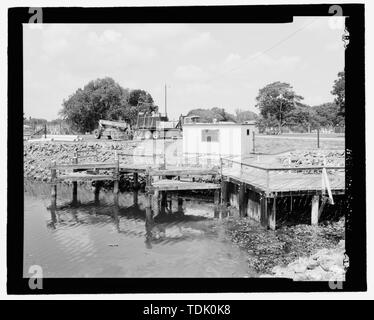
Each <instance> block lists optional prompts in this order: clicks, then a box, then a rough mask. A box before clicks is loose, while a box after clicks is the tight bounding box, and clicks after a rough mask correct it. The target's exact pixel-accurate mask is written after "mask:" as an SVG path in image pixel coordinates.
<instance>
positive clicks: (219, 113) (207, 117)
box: [187, 107, 235, 123]
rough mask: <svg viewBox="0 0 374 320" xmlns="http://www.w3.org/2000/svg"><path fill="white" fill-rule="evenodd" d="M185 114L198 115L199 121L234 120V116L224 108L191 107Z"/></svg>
mask: <svg viewBox="0 0 374 320" xmlns="http://www.w3.org/2000/svg"><path fill="white" fill-rule="evenodd" d="M187 116H199V118H200V121H201V122H208V123H209V122H213V121H214V120H217V121H233V122H235V116H234V115H233V114H231V113H228V112H226V111H225V109H224V108H217V107H214V108H211V109H202V108H199V109H192V110H190V111H189V112H188V113H187Z"/></svg>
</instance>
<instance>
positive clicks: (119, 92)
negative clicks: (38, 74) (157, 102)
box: [60, 77, 154, 132]
mask: <svg viewBox="0 0 374 320" xmlns="http://www.w3.org/2000/svg"><path fill="white" fill-rule="evenodd" d="M130 98H131V103H130ZM62 106H63V108H62V110H61V111H60V115H61V116H62V117H63V119H64V120H66V121H67V122H68V123H69V124H70V125H71V126H72V128H73V129H74V130H77V131H79V132H87V131H89V132H91V131H93V130H94V129H95V128H96V127H97V125H98V122H99V120H100V119H106V120H123V121H127V122H129V123H131V124H133V123H134V122H135V121H136V117H137V114H138V112H139V110H140V109H141V108H143V109H144V108H146V109H148V110H150V109H154V105H153V99H152V97H151V95H150V94H149V93H147V92H145V91H144V90H138V89H137V90H132V91H129V90H128V89H124V88H122V87H121V86H120V85H119V84H118V83H116V82H115V81H114V80H113V79H112V78H108V77H107V78H103V79H97V80H93V81H90V82H89V83H88V84H87V85H85V86H84V87H83V89H80V88H79V89H78V90H77V91H76V92H75V93H74V94H72V95H71V96H69V98H68V99H66V100H64V101H63V104H62Z"/></svg>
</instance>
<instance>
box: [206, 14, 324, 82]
mask: <svg viewBox="0 0 374 320" xmlns="http://www.w3.org/2000/svg"><path fill="white" fill-rule="evenodd" d="M315 21H317V19H314V20H313V21H312V22H310V23H308V24H305V25H304V26H302V27H301V28H299V29H297V30H295V31H294V32H292V33H290V34H289V35H288V36H287V37H285V38H283V39H281V40H279V41H278V42H276V43H275V44H273V45H272V46H271V47H269V48H267V49H265V50H263V51H261V52H260V53H259V54H257V55H256V56H255V57H252V58H247V59H246V61H244V62H243V63H242V64H241V65H240V66H236V67H234V68H232V69H230V70H227V71H225V72H222V73H220V74H219V75H217V76H215V77H214V78H211V79H209V80H206V81H205V83H209V82H211V81H213V80H215V79H216V78H218V77H221V76H222V75H225V74H227V73H229V72H232V71H234V70H237V69H239V68H241V67H242V66H243V65H244V64H246V63H248V62H250V61H252V60H255V59H257V58H259V57H260V56H261V55H263V54H265V53H267V52H269V51H270V50H272V49H274V48H276V47H278V46H279V45H281V44H282V43H283V42H285V41H287V40H288V39H290V38H292V37H293V36H294V35H295V34H297V33H299V32H300V31H302V30H304V29H305V28H306V27H308V26H310V25H311V24H313V23H314V22H315Z"/></svg>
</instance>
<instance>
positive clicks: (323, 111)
mask: <svg viewBox="0 0 374 320" xmlns="http://www.w3.org/2000/svg"><path fill="white" fill-rule="evenodd" d="M311 117H312V121H313V122H314V123H315V124H316V125H317V126H319V127H331V126H338V125H342V124H344V116H342V115H341V114H340V108H339V106H338V105H337V104H336V103H334V102H328V103H323V104H321V105H318V106H314V107H312V113H311Z"/></svg>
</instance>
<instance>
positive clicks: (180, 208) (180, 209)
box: [178, 196, 183, 213]
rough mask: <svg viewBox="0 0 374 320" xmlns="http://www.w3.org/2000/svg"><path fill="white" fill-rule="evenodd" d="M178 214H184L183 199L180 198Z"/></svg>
mask: <svg viewBox="0 0 374 320" xmlns="http://www.w3.org/2000/svg"><path fill="white" fill-rule="evenodd" d="M178 213H183V198H182V197H180V196H178Z"/></svg>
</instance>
